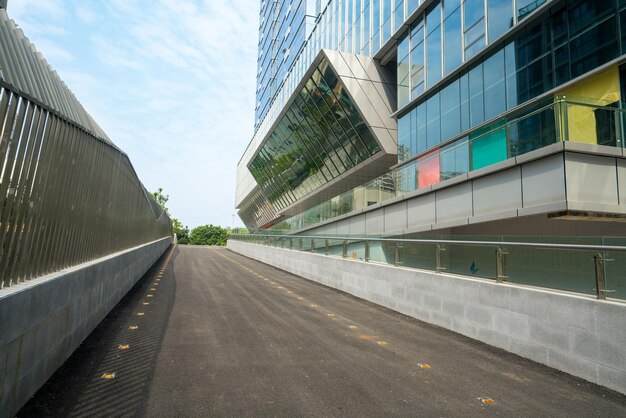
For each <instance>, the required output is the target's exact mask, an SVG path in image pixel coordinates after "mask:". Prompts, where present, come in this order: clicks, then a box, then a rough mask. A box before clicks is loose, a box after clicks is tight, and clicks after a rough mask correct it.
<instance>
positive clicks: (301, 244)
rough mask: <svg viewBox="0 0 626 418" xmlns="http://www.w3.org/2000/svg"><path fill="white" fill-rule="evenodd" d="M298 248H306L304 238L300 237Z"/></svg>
mask: <svg viewBox="0 0 626 418" xmlns="http://www.w3.org/2000/svg"><path fill="white" fill-rule="evenodd" d="M298 249H299V250H300V251H302V250H303V249H304V240H303V239H302V238H300V239H298Z"/></svg>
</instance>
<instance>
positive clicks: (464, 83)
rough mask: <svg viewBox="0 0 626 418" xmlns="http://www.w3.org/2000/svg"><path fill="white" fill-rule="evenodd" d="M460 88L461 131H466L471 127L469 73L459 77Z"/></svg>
mask: <svg viewBox="0 0 626 418" xmlns="http://www.w3.org/2000/svg"><path fill="white" fill-rule="evenodd" d="M459 89H460V93H461V132H464V131H467V130H468V129H469V128H470V110H469V80H468V75H467V73H465V74H463V75H462V76H461V77H460V78H459Z"/></svg>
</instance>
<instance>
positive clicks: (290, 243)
mask: <svg viewBox="0 0 626 418" xmlns="http://www.w3.org/2000/svg"><path fill="white" fill-rule="evenodd" d="M289 249H290V250H293V238H289Z"/></svg>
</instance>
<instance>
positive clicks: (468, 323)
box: [228, 241, 626, 393]
mask: <svg viewBox="0 0 626 418" xmlns="http://www.w3.org/2000/svg"><path fill="white" fill-rule="evenodd" d="M228 248H229V249H231V250H233V251H236V252H238V253H240V254H243V255H245V256H248V257H251V258H253V259H256V260H259V261H262V262H264V263H267V264H270V265H272V266H275V267H278V268H280V269H282V270H285V271H288V272H291V273H294V274H297V275H299V276H302V277H304V278H306V279H309V280H313V281H316V282H319V283H322V284H324V285H326V286H330V287H333V288H336V289H339V290H342V291H344V292H347V293H350V294H352V295H354V296H357V297H360V298H363V299H366V300H369V301H371V302H374V303H377V304H379V305H382V306H385V307H387V308H390V309H393V310H396V311H398V312H401V313H403V314H406V315H409V316H412V317H414V318H417V319H419V320H422V321H424V322H428V323H431V324H435V325H439V326H441V327H444V328H447V329H450V330H452V331H455V332H458V333H460V334H463V335H466V336H468V337H471V338H474V339H477V340H480V341H483V342H485V343H487V344H490V345H493V346H496V347H500V348H503V349H505V350H507V351H510V352H512V353H515V354H518V355H520V356H522V357H526V358H529V359H531V360H534V361H537V362H539V363H543V364H546V365H548V366H550V367H553V368H555V369H559V370H562V371H565V372H567V373H570V374H572V375H575V376H578V377H581V378H583V379H586V380H589V381H591V382H594V383H597V384H600V385H603V386H606V387H609V388H611V389H614V390H617V391H619V392H621V393H626V304H624V303H618V302H611V301H598V300H596V299H594V298H592V297H586V296H579V295H575V294H566V293H559V292H554V291H550V290H544V289H538V288H531V287H524V286H516V285H512V284H498V283H495V282H493V281H490V280H481V279H472V278H466V277H462V276H453V275H446V274H436V273H433V272H429V271H424V270H412V269H407V268H397V267H393V266H388V265H381V264H373V263H365V262H360V261H351V260H344V259H341V258H335V257H326V256H323V255H319V254H311V253H304V252H299V251H294V250H285V249H279V248H272V247H266V246H261V245H254V244H248V243H243V242H238V241H228Z"/></svg>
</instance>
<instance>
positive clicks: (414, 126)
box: [411, 108, 417, 156]
mask: <svg viewBox="0 0 626 418" xmlns="http://www.w3.org/2000/svg"><path fill="white" fill-rule="evenodd" d="M416 154H417V108H414V109H413V110H411V156H413V155H416Z"/></svg>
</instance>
